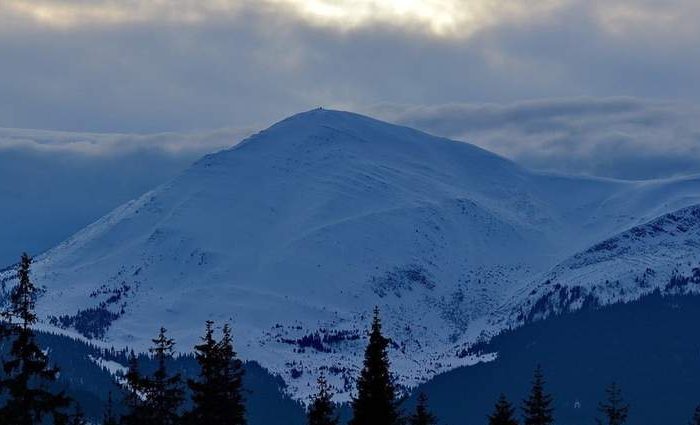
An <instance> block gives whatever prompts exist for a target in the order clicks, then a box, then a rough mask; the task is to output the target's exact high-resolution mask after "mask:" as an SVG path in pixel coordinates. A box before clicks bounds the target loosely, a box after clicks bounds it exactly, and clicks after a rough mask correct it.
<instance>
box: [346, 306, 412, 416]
mask: <svg viewBox="0 0 700 425" xmlns="http://www.w3.org/2000/svg"><path fill="white" fill-rule="evenodd" d="M388 345H389V341H388V340H387V339H386V338H384V336H383V335H382V324H381V320H380V319H379V309H378V308H375V309H374V319H373V320H372V330H371V332H370V335H369V344H367V348H366V350H365V359H364V363H363V367H362V371H361V372H360V377H359V379H358V380H357V396H356V397H355V398H354V399H353V400H352V412H353V416H352V419H351V420H350V423H349V425H396V424H399V423H400V416H399V412H398V405H397V401H396V387H395V386H394V382H393V379H392V376H391V372H390V370H389V355H388V353H387V347H388Z"/></svg>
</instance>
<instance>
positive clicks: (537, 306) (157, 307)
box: [4, 109, 700, 399]
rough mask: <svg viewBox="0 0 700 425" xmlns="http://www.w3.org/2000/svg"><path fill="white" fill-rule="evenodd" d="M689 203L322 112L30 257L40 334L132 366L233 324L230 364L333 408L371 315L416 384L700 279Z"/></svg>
mask: <svg viewBox="0 0 700 425" xmlns="http://www.w3.org/2000/svg"><path fill="white" fill-rule="evenodd" d="M696 204H700V177H697V178H696V177H689V178H680V179H671V180H660V181H645V182H627V181H616V180H605V179H594V178H583V177H573V176H562V175H553V174H545V173H539V172H534V171H531V170H528V169H525V168H523V167H520V166H518V165H516V164H514V163H512V162H510V161H508V160H506V159H504V158H501V157H499V156H496V155H494V154H491V153H489V152H487V151H484V150H482V149H479V148H477V147H474V146H472V145H469V144H467V143H462V142H455V141H451V140H447V139H442V138H437V137H433V136H430V135H428V134H425V133H422V132H419V131H415V130H412V129H409V128H405V127H399V126H395V125H391V124H387V123H384V122H380V121H376V120H373V119H371V118H368V117H364V116H360V115H356V114H352V113H347V112H337V111H329V110H321V109H318V110H313V111H310V112H306V113H302V114H299V115H295V116H293V117H291V118H288V119H286V120H284V121H282V122H280V123H278V124H276V125H274V126H272V127H270V128H269V129H267V130H264V131H262V132H260V133H258V134H256V135H254V136H252V137H250V138H249V139H247V140H245V141H244V142H242V143H241V144H239V145H237V146H236V147H234V148H232V149H229V150H224V151H221V152H218V153H216V154H212V155H208V156H206V157H204V158H202V159H201V160H200V161H198V162H197V163H195V164H194V165H193V166H192V167H191V168H190V169H188V170H187V171H186V172H184V173H182V174H181V175H180V176H178V177H177V178H175V179H174V180H172V181H170V182H169V183H167V184H165V185H162V186H160V187H158V188H156V189H155V190H153V191H151V192H149V193H147V194H145V195H144V196H142V197H141V198H139V199H137V200H134V201H132V202H129V203H127V204H125V205H123V206H121V207H120V208H118V209H116V210H115V211H113V212H112V213H110V214H108V215H107V216H105V217H103V218H102V219H100V220H99V221H97V222H96V223H94V224H92V225H90V226H88V227H87V228H85V229H84V230H82V231H81V232H79V233H77V234H76V235H74V236H73V237H71V238H70V239H69V240H67V241H65V242H64V243H62V244H60V245H59V246H57V247H55V248H54V249H52V250H50V251H49V252H47V253H45V254H43V255H41V256H40V257H39V258H37V260H36V264H35V267H34V278H35V280H36V281H37V282H38V283H39V284H41V285H43V286H45V287H46V292H45V294H44V295H43V296H42V298H41V299H40V301H39V304H38V308H39V311H40V313H41V315H42V317H43V318H44V320H45V322H46V323H47V324H52V325H53V326H57V327H61V328H65V329H73V330H78V331H79V332H81V333H83V334H84V335H86V336H89V337H93V338H100V339H104V340H106V341H108V342H109V343H111V344H115V345H129V346H133V347H136V348H143V347H145V346H146V345H148V343H149V342H150V338H151V337H152V336H153V335H154V333H155V332H156V330H157V328H158V327H159V326H160V325H164V326H166V327H168V328H169V329H170V330H171V333H172V335H173V336H174V337H175V338H176V340H177V341H178V343H179V347H180V349H182V350H187V349H188V347H191V346H192V345H193V344H194V343H195V341H196V340H197V338H198V337H199V335H200V334H201V332H202V328H203V322H204V320H206V319H213V320H215V321H217V322H218V323H223V322H226V321H228V322H231V323H232V324H233V326H234V330H235V337H236V340H237V342H238V350H239V352H240V353H241V355H242V356H243V357H245V358H249V359H254V360H256V361H258V362H259V363H261V364H262V365H263V366H265V367H267V368H268V369H269V370H271V371H273V372H275V373H278V374H280V375H281V376H282V377H283V378H284V379H285V381H286V382H287V383H288V385H289V391H290V393H291V394H293V395H294V396H296V397H300V398H303V397H305V396H306V395H307V394H308V393H309V392H310V391H311V390H313V383H314V382H315V379H316V376H317V374H318V373H319V371H320V370H324V371H325V373H326V375H328V376H329V377H330V379H331V381H332V383H333V384H334V385H335V386H336V389H338V390H339V391H341V395H340V398H341V399H343V398H347V396H348V394H349V393H348V391H349V390H350V389H351V388H352V377H353V376H354V375H355V373H356V371H357V368H358V365H359V363H360V360H361V353H362V349H363V347H364V344H365V341H364V338H365V329H366V328H367V326H368V323H369V319H370V314H371V310H372V308H373V307H374V306H375V305H377V306H379V307H380V309H381V310H382V317H383V319H384V322H385V324H386V330H387V333H388V335H389V336H390V337H391V338H392V341H393V343H394V344H393V345H392V353H391V356H392V361H393V364H394V367H395V370H396V371H397V373H398V378H399V380H400V382H401V383H403V384H405V385H409V386H410V385H415V384H416V383H418V382H421V381H423V380H425V379H427V378H429V377H431V376H433V375H435V374H436V373H439V372H442V371H446V370H449V369H452V368H455V367H457V366H460V365H467V364H472V363H474V362H476V361H481V360H488V359H490V358H491V357H490V356H489V355H485V356H476V355H472V354H470V352H469V350H468V347H469V345H470V344H472V343H473V342H475V341H477V340H478V339H479V338H480V337H482V336H489V335H493V334H494V333H496V332H498V331H499V330H501V329H504V328H505V327H510V326H513V325H517V324H520V323H522V322H523V321H524V320H527V319H528V318H533V317H538V316H546V315H547V314H548V313H551V312H557V311H559V310H565V309H569V308H576V307H577V306H579V305H581V304H583V302H584V300H589V301H590V299H591V297H597V298H596V300H597V302H600V303H607V302H613V301H618V300H626V299H631V298H634V297H638V296H640V295H641V294H643V293H647V292H649V291H651V290H652V289H653V288H657V287H661V288H666V287H667V284H668V283H669V278H670V276H671V275H674V270H679V267H681V268H683V267H685V268H684V269H683V270H680V271H679V273H681V272H684V273H685V272H690V271H691V270H692V268H693V267H694V266H695V264H693V257H696V256H697V254H698V253H699V252H700V246H699V245H698V244H700V234H699V233H698V232H699V231H700V230H698V229H700V227H699V225H698V216H699V215H700V214H699V213H698V212H697V211H699V210H700V207H693V206H694V205H696ZM687 207H690V208H687ZM683 208H685V209H683ZM677 210H679V211H678V212H674V211H677ZM8 276H9V274H8V273H6V274H5V278H4V279H8ZM610 282H613V283H610ZM552 288H554V289H552ZM562 288H569V289H567V290H568V292H567V290H564V289H562ZM576 288H579V289H576ZM553 294H555V295H553ZM555 296H556V297H570V298H571V299H572V300H574V299H575V300H574V301H571V302H570V303H568V304H567V303H565V302H558V301H557V300H555Z"/></svg>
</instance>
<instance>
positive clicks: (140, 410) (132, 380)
mask: <svg viewBox="0 0 700 425" xmlns="http://www.w3.org/2000/svg"><path fill="white" fill-rule="evenodd" d="M124 378H125V379H126V384H125V385H124V387H125V388H124V389H125V391H126V396H125V397H124V405H125V407H126V414H125V415H124V416H122V418H121V420H120V423H121V425H147V423H146V412H145V405H144V404H145V403H144V401H143V398H142V396H143V394H144V381H143V378H141V374H140V373H139V363H138V359H137V358H136V354H134V352H133V351H132V352H131V354H130V355H129V369H128V371H127V372H126V375H125V376H124Z"/></svg>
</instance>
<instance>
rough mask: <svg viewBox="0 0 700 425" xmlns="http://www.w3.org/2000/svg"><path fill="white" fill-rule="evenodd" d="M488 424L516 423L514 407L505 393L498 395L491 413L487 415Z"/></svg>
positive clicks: (512, 424)
mask: <svg viewBox="0 0 700 425" xmlns="http://www.w3.org/2000/svg"><path fill="white" fill-rule="evenodd" d="M489 425H518V421H517V420H516V419H515V409H514V408H513V405H512V404H510V402H509V401H508V399H507V398H506V396H505V394H501V395H500V396H499V397H498V401H496V405H495V406H494V408H493V413H492V414H491V415H489Z"/></svg>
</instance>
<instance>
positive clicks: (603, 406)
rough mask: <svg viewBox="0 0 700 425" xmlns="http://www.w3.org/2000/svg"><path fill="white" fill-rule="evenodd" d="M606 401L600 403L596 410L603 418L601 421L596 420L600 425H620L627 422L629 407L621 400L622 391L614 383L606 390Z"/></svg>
mask: <svg viewBox="0 0 700 425" xmlns="http://www.w3.org/2000/svg"><path fill="white" fill-rule="evenodd" d="M605 393H606V394H607V400H606V401H605V402H604V403H600V405H599V406H598V410H599V411H600V412H601V413H602V414H603V415H604V416H605V418H604V419H603V420H600V419H598V420H597V422H598V423H599V424H601V425H603V424H606V425H622V424H624V423H625V421H627V414H628V412H629V406H628V405H627V404H625V402H624V400H623V399H622V390H620V387H619V386H618V385H617V384H616V383H614V382H613V383H612V384H610V385H609V386H608V387H607V388H606V389H605Z"/></svg>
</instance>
